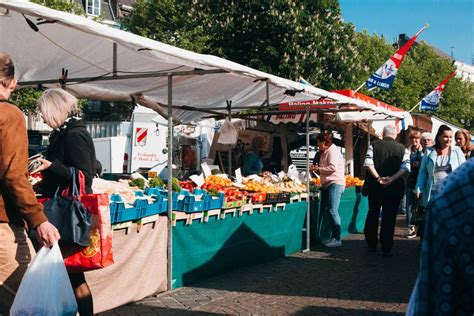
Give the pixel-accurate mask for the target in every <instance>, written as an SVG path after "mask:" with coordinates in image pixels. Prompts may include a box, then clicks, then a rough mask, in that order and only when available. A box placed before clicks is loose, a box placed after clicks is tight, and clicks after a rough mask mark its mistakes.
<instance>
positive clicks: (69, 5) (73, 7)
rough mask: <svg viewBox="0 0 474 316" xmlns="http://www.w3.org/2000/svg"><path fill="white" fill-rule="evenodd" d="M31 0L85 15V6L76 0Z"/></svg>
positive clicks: (49, 6) (52, 7)
mask: <svg viewBox="0 0 474 316" xmlns="http://www.w3.org/2000/svg"><path fill="white" fill-rule="evenodd" d="M31 2H34V3H37V4H40V5H42V6H45V7H48V8H51V9H55V10H60V11H65V12H69V13H73V14H77V15H84V8H83V7H82V6H81V5H80V4H79V3H77V2H76V1H74V0H31Z"/></svg>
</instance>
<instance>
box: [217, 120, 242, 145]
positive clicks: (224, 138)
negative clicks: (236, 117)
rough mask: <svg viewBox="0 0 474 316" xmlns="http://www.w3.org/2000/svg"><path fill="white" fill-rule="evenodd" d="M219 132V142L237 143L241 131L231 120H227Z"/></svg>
mask: <svg viewBox="0 0 474 316" xmlns="http://www.w3.org/2000/svg"><path fill="white" fill-rule="evenodd" d="M219 133H220V135H219V139H218V143H219V144H227V145H234V144H236V143H237V137H238V134H239V132H238V131H237V129H236V128H235V126H234V124H232V122H231V121H229V120H225V122H224V125H223V126H222V128H221V129H220V131H219Z"/></svg>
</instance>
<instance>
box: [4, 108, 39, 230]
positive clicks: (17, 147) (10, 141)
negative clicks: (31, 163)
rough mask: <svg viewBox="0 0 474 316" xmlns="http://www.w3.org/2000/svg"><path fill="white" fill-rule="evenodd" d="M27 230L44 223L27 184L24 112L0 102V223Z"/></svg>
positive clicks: (33, 195)
mask: <svg viewBox="0 0 474 316" xmlns="http://www.w3.org/2000/svg"><path fill="white" fill-rule="evenodd" d="M22 220H24V221H26V224H27V225H28V227H29V228H30V229H32V228H35V227H36V226H38V225H39V224H41V223H43V222H45V221H47V218H46V215H45V214H44V213H43V206H42V205H41V204H40V203H38V201H37V200H36V197H35V193H34V191H33V188H32V187H31V184H30V182H29V181H28V137H27V133H26V126H25V118H24V116H23V113H22V112H21V111H20V110H19V109H18V108H17V107H15V106H13V105H11V104H8V103H6V102H0V222H10V223H13V224H19V225H23V222H22Z"/></svg>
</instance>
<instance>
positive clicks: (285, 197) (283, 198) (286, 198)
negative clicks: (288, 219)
mask: <svg viewBox="0 0 474 316" xmlns="http://www.w3.org/2000/svg"><path fill="white" fill-rule="evenodd" d="M290 198H291V193H289V192H282V193H278V203H290Z"/></svg>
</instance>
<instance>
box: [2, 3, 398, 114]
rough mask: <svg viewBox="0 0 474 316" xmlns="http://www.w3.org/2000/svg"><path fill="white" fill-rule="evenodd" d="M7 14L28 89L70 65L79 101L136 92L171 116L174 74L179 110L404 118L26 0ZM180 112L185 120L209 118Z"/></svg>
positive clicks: (11, 46)
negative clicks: (293, 106) (314, 106)
mask: <svg viewBox="0 0 474 316" xmlns="http://www.w3.org/2000/svg"><path fill="white" fill-rule="evenodd" d="M0 11H1V12H0V38H1V41H0V51H3V52H6V53H8V54H9V55H10V56H12V58H13V59H14V62H15V65H16V71H17V79H18V81H19V83H20V85H21V86H35V85H38V84H42V85H46V86H49V87H50V86H56V85H58V80H59V78H61V76H62V69H63V68H64V69H67V71H68V74H67V80H66V84H67V88H68V89H69V90H70V91H72V92H73V93H74V94H76V96H78V97H83V98H90V99H98V100H99V99H100V100H131V99H132V96H133V95H135V96H139V97H140V98H141V101H142V102H140V103H141V104H144V105H145V106H147V107H151V108H154V109H155V110H157V111H160V112H161V113H164V111H163V109H162V107H161V106H159V105H158V104H157V103H159V104H161V105H166V104H167V103H168V76H169V75H172V76H173V83H172V95H173V99H172V104H173V106H190V107H193V108H199V109H208V110H211V111H218V112H222V113H227V107H226V101H232V107H236V108H242V107H249V108H250V107H258V106H260V105H262V104H264V103H265V102H266V100H267V96H268V99H269V103H270V104H277V103H281V102H291V101H299V100H308V99H314V98H315V97H316V98H321V97H324V98H330V99H333V100H334V101H335V102H338V103H344V104H353V105H356V106H357V107H359V108H360V109H361V110H366V109H368V110H372V111H374V112H383V113H386V114H389V115H391V116H397V117H398V116H399V115H400V114H399V113H391V111H389V110H384V109H380V108H376V107H375V106H373V105H371V104H369V103H367V102H364V101H361V100H356V99H352V98H349V97H346V96H343V95H339V94H337V93H331V92H328V91H325V90H322V89H319V88H315V87H311V86H308V85H303V84H300V83H298V82H295V81H291V80H287V79H283V78H280V77H277V76H273V75H270V74H267V73H264V72H261V71H258V70H255V69H252V68H249V67H245V66H243V65H240V64H237V63H234V62H231V61H228V60H225V59H222V58H219V57H216V56H211V55H203V54H197V53H194V52H191V51H187V50H184V49H180V48H177V47H173V46H170V45H167V44H163V43H160V42H157V41H153V40H151V39H148V38H144V37H141V36H138V35H135V34H132V33H129V32H125V31H122V30H118V29H114V28H111V27H109V26H106V25H103V24H100V23H97V22H94V21H92V20H90V19H87V18H85V17H82V16H76V15H73V14H69V13H65V12H61V11H56V10H52V9H49V8H46V7H43V6H40V5H37V4H34V3H30V2H28V1H25V0H0ZM267 83H268V87H267ZM174 113H176V117H178V118H179V119H181V120H182V121H184V122H186V121H193V120H198V119H199V118H200V117H202V116H203V115H206V114H203V113H198V112H195V111H183V110H177V111H174Z"/></svg>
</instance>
